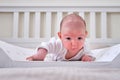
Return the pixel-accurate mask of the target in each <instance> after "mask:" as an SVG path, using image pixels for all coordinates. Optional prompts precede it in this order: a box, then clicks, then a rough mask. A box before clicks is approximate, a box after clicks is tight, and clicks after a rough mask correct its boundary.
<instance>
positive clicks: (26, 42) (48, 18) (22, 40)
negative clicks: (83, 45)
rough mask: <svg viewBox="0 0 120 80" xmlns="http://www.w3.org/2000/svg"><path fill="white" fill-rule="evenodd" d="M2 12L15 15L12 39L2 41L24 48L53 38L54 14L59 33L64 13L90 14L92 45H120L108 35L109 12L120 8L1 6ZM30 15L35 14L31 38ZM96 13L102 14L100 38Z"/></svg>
mask: <svg viewBox="0 0 120 80" xmlns="http://www.w3.org/2000/svg"><path fill="white" fill-rule="evenodd" d="M0 12H5V13H7V12H11V13H12V14H13V31H12V37H10V38H0V40H3V41H6V42H9V43H12V44H15V45H20V46H23V47H30V48H34V47H36V45H38V44H39V43H40V42H41V41H47V40H49V39H50V37H52V26H51V23H52V13H55V14H56V21H55V22H56V24H55V26H56V27H54V33H57V32H58V31H59V24H60V21H61V19H62V17H63V13H67V14H70V13H73V12H76V13H78V14H79V15H80V16H82V17H83V18H85V13H86V12H87V13H89V15H90V25H89V29H90V30H89V32H90V35H89V37H88V40H89V42H90V43H91V44H98V45H100V44H104V45H107V46H109V45H113V44H118V43H120V40H118V39H113V38H108V35H107V13H109V12H120V6H115V7H113V6H109V7H104V6H100V7H99V6H90V7H89V6H87V7H86V6H83V7H82V6H15V7H14V6H12V7H9V6H1V7H0ZM21 12H22V13H23V15H24V18H23V20H24V23H23V26H24V27H23V36H22V37H19V36H18V32H19V30H18V29H19V18H20V17H19V15H20V13H21ZM42 12H44V13H45V24H46V25H45V26H44V28H45V29H44V36H42V37H41V36H40V35H41V32H40V31H41V30H40V29H41V28H40V27H41V13H42ZM30 13H34V36H33V37H32V38H31V37H29V33H30V32H29V26H30V25H29V24H30V15H31V14H30ZM96 13H100V17H101V22H100V23H101V28H100V29H101V30H100V31H101V34H100V36H101V37H99V38H97V37H96Z"/></svg>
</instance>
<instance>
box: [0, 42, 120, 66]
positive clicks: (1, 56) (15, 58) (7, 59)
mask: <svg viewBox="0 0 120 80" xmlns="http://www.w3.org/2000/svg"><path fill="white" fill-rule="evenodd" d="M0 44H1V45H0V63H1V64H0V67H36V66H38V67H40V66H42V67H45V66H52V65H53V66H59V64H61V66H72V65H75V66H79V67H87V65H88V67H91V66H92V67H102V66H106V67H114V66H113V64H114V63H111V62H114V61H113V60H114V59H115V58H116V57H117V56H118V55H120V44H118V45H115V46H112V47H107V48H101V49H95V50H92V52H93V54H92V55H93V56H95V57H96V60H95V61H94V62H90V63H83V62H80V63H79V62H78V61H77V62H69V63H66V62H59V63H54V62H51V63H49V62H48V63H44V62H29V61H25V60H26V57H27V56H30V55H32V54H33V53H34V50H32V49H26V48H23V47H18V46H15V45H12V44H8V43H6V42H3V41H0ZM1 50H3V51H1ZM4 52H5V53H4ZM28 53H29V54H28ZM119 57H120V56H119ZM119 57H118V58H117V59H116V60H115V61H117V62H115V63H116V64H115V67H120V64H119V63H120V58H119ZM24 61H25V62H24ZM97 62H102V63H97ZM106 62H110V63H106ZM64 64H65V65H64ZM117 64H118V65H117Z"/></svg>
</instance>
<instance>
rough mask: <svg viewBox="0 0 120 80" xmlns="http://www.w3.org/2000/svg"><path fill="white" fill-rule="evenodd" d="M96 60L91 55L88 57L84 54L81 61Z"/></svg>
mask: <svg viewBox="0 0 120 80" xmlns="http://www.w3.org/2000/svg"><path fill="white" fill-rule="evenodd" d="M94 60H95V57H92V56H90V55H86V54H84V55H83V56H82V58H81V61H94Z"/></svg>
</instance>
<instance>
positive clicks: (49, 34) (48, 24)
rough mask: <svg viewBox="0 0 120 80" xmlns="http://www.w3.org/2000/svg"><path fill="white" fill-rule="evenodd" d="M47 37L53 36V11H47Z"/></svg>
mask: <svg viewBox="0 0 120 80" xmlns="http://www.w3.org/2000/svg"><path fill="white" fill-rule="evenodd" d="M45 37H47V38H50V37H51V12H46V28H45Z"/></svg>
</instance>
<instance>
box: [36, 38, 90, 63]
mask: <svg viewBox="0 0 120 80" xmlns="http://www.w3.org/2000/svg"><path fill="white" fill-rule="evenodd" d="M38 48H45V49H46V50H47V51H48V55H49V56H48V55H47V56H46V58H45V61H67V60H80V58H81V56H82V55H83V54H88V55H90V54H91V52H90V50H89V49H88V48H87V46H86V44H85V45H84V47H83V49H82V50H80V51H79V52H78V54H77V55H75V56H74V57H72V58H70V59H65V55H66V53H67V50H66V49H65V48H64V46H63V45H62V42H61V40H60V39H56V38H55V37H53V38H51V39H50V41H49V42H42V43H41V44H40V45H39V46H38V47H37V50H38Z"/></svg>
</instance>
